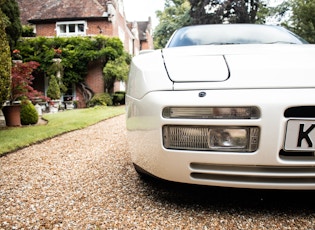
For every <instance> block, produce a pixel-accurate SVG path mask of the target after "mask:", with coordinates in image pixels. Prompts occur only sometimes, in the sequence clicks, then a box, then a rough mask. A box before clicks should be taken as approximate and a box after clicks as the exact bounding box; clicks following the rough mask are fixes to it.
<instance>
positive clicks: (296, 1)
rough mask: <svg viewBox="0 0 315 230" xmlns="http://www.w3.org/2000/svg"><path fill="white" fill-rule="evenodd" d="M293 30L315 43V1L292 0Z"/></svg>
mask: <svg viewBox="0 0 315 230" xmlns="http://www.w3.org/2000/svg"><path fill="white" fill-rule="evenodd" d="M291 6H292V28H291V29H292V30H293V32H295V33H297V34H298V35H300V36H301V37H303V38H304V39H306V40H307V41H309V42H310V43H315V1H314V0H292V5H291Z"/></svg>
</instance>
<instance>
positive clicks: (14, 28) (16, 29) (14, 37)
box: [0, 0, 22, 51]
mask: <svg viewBox="0 0 315 230" xmlns="http://www.w3.org/2000/svg"><path fill="white" fill-rule="evenodd" d="M0 7H1V10H2V12H3V13H4V14H5V15H6V16H7V18H8V26H7V27H6V33H7V36H8V41H9V44H10V47H11V51H12V50H13V49H14V48H15V45H16V42H17V41H18V39H19V38H20V36H21V34H22V25H21V20H20V11H19V5H18V3H17V2H16V1H15V0H6V1H5V4H1V6H0Z"/></svg>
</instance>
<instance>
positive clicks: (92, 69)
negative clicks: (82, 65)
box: [85, 61, 105, 93]
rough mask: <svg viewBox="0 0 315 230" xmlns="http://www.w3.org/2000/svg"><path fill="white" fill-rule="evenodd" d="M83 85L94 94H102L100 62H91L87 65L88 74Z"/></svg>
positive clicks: (101, 68) (101, 67) (102, 84)
mask: <svg viewBox="0 0 315 230" xmlns="http://www.w3.org/2000/svg"><path fill="white" fill-rule="evenodd" d="M85 83H86V84H87V85H88V86H89V87H90V88H91V89H92V90H93V92H94V93H103V92H104V87H105V85H104V79H103V65H102V64H101V62H100V61H93V62H90V63H89V64H88V74H87V76H86V78H85Z"/></svg>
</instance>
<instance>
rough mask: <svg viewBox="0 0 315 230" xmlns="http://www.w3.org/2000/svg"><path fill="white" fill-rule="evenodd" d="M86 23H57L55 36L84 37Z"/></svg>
mask: <svg viewBox="0 0 315 230" xmlns="http://www.w3.org/2000/svg"><path fill="white" fill-rule="evenodd" d="M86 29H87V26H86V21H71V22H57V23H56V31H57V36H78V35H86Z"/></svg>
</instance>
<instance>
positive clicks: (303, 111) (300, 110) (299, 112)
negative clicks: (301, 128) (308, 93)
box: [284, 106, 315, 118]
mask: <svg viewBox="0 0 315 230" xmlns="http://www.w3.org/2000/svg"><path fill="white" fill-rule="evenodd" d="M284 116H285V117H287V118H288V117H301V118H302V117H308V118H315V106H298V107H292V108H288V109H287V110H286V111H285V112H284Z"/></svg>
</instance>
